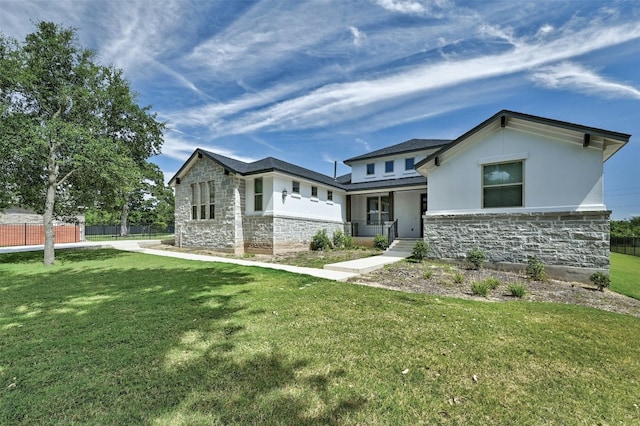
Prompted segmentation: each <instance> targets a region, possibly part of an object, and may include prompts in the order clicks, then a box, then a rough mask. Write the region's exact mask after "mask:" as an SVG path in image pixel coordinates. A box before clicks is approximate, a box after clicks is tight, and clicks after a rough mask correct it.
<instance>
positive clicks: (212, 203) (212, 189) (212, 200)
mask: <svg viewBox="0 0 640 426" xmlns="http://www.w3.org/2000/svg"><path fill="white" fill-rule="evenodd" d="M215 217H216V186H215V183H214V182H213V181H212V180H211V181H209V219H215Z"/></svg>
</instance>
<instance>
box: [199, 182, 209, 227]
mask: <svg viewBox="0 0 640 426" xmlns="http://www.w3.org/2000/svg"><path fill="white" fill-rule="evenodd" d="M207 192H209V189H208V188H207V184H206V183H204V182H202V183H200V219H206V218H207V205H206V204H205V203H206V202H207V199H208V198H209V197H208V196H207V195H208V194H207Z"/></svg>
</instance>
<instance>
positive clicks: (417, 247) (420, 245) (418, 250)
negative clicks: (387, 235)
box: [411, 241, 429, 262]
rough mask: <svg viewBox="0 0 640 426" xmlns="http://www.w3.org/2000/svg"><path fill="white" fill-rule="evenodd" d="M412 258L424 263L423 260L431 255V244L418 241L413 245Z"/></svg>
mask: <svg viewBox="0 0 640 426" xmlns="http://www.w3.org/2000/svg"><path fill="white" fill-rule="evenodd" d="M411 254H412V256H413V258H414V259H415V260H417V261H420V262H422V259H424V258H425V257H427V255H428V254H429V244H427V243H426V242H425V241H417V242H416V243H415V244H414V245H413V251H412V253H411Z"/></svg>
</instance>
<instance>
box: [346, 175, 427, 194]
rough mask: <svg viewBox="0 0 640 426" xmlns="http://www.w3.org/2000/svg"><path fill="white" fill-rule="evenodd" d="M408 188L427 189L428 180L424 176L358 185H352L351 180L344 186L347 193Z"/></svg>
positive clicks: (359, 183)
mask: <svg viewBox="0 0 640 426" xmlns="http://www.w3.org/2000/svg"><path fill="white" fill-rule="evenodd" d="M406 186H425V187H426V186H427V178H426V177H424V176H413V177H408V178H401V179H385V180H374V181H369V182H358V183H351V179H349V182H348V183H347V184H345V185H344V187H345V189H346V190H347V191H364V190H371V189H392V188H401V187H406Z"/></svg>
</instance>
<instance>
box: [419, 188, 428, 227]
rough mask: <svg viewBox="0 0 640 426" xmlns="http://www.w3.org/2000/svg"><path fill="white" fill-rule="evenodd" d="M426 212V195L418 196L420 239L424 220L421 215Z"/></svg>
mask: <svg viewBox="0 0 640 426" xmlns="http://www.w3.org/2000/svg"><path fill="white" fill-rule="evenodd" d="M426 211H427V194H420V238H424V220H422V215H424V214H425V212H426Z"/></svg>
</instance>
